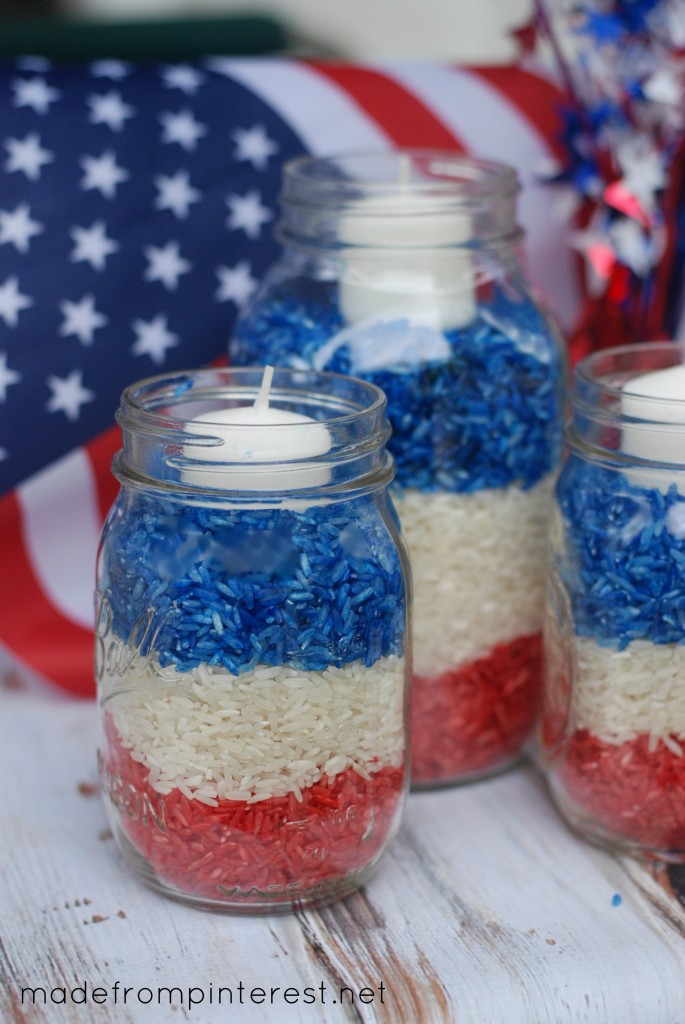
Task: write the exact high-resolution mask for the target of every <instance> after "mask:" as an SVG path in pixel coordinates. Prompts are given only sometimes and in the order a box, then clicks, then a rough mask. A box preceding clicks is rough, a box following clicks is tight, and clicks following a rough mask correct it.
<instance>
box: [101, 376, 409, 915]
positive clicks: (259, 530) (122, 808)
mask: <svg viewBox="0 0 685 1024" xmlns="http://www.w3.org/2000/svg"><path fill="white" fill-rule="evenodd" d="M261 377H262V371H261V370H224V369H217V370H203V371H193V372H188V373H182V374H179V375H176V376H162V377H154V378H150V379H149V380H145V381H142V382H140V383H138V384H135V385H133V386H132V387H130V388H128V389H127V390H126V391H125V392H124V394H123V396H122V401H121V407H120V410H119V413H118V420H119V423H120V425H121V426H122V428H123V450H122V451H121V452H119V454H118V455H117V456H116V458H115V461H114V472H115V475H116V476H117V478H118V479H119V481H120V482H121V492H120V495H119V497H118V499H117V501H116V503H115V505H114V507H113V508H112V511H111V513H110V515H109V517H108V519H107V522H106V524H105V528H104V533H103V538H102V544H101V549H100V553H99V558H98V583H97V604H98V614H97V631H96V672H97V678H98V695H99V704H100V708H101V717H102V730H101V744H100V766H101V778H102V788H103V792H104V794H105V799H106V804H107V808H108V813H109V817H110V821H111V824H112V829H113V831H114V834H115V837H116V839H117V841H118V843H119V845H120V847H121V849H122V851H123V853H124V856H125V857H126V860H127V861H128V862H129V864H130V865H131V867H132V868H133V869H134V870H135V871H136V872H137V873H138V874H139V875H140V876H141V877H142V878H143V879H144V880H145V881H146V882H147V883H148V884H149V885H151V886H153V887H154V888H156V889H158V890H160V891H162V892H164V893H166V894H167V895H170V896H172V897H175V898H177V899H180V900H184V901H186V902H188V903H192V904H195V905H199V906H204V907H208V908H215V909H224V910H240V911H254V912H258V911H270V912H272V911H278V910H289V909H291V908H294V907H305V906H312V905H321V904H324V903H327V902H330V901H331V900H333V899H337V898H339V897H342V896H345V895H346V894H348V893H349V892H351V891H352V890H354V889H355V888H357V887H358V886H359V885H360V884H362V883H363V882H364V881H365V880H366V879H367V877H368V875H369V873H370V872H371V870H372V869H373V868H374V866H375V865H376V863H377V862H378V860H379V858H380V857H381V855H382V854H383V852H384V851H385V850H386V849H387V846H388V844H389V843H390V841H391V840H392V838H393V837H394V835H395V833H396V831H397V829H398V827H399V822H400V815H401V811H402V807H403V801H404V796H405V791H406V782H407V778H408V771H407V765H406V763H405V761H406V756H407V754H408V751H407V750H406V748H407V746H408V744H407V742H406V725H407V722H406V718H407V714H408V711H407V693H408V682H409V677H410V671H411V670H410V644H409V642H408V638H407V632H406V631H407V618H408V603H409V594H408V584H407V575H406V573H407V562H406V556H405V553H404V548H403V545H402V541H401V539H400V536H399V526H398V521H397V516H396V513H395V511H394V509H393V506H392V504H391V501H390V499H389V495H388V484H389V482H390V480H391V479H392V475H393V471H394V468H393V463H392V459H391V457H390V456H389V454H388V453H387V450H386V448H385V442H386V440H387V436H388V432H389V431H388V425H387V420H386V414H385V408H386V403H385V398H384V396H383V395H382V393H381V392H380V391H379V390H378V389H377V388H375V387H373V386H372V385H370V384H366V383H363V382H362V381H357V380H354V379H351V378H345V377H341V376H337V375H335V374H328V373H315V372H302V371H293V370H277V371H276V373H275V376H274V379H273V385H272V388H271V392H270V396H269V404H268V411H269V414H268V416H263V417H262V418H259V419H257V420H255V419H254V417H253V411H254V409H255V408H256V407H257V406H256V405H255V406H253V407H252V408H251V409H250V411H248V412H246V407H248V408H249V403H251V402H252V401H253V400H255V398H256V396H260V395H261V396H262V397H261V398H259V397H258V398H257V404H259V402H260V401H263V397H264V396H263V391H264V388H263V385H262V387H261V388H260V379H261ZM267 453H271V454H269V455H268V459H267Z"/></svg>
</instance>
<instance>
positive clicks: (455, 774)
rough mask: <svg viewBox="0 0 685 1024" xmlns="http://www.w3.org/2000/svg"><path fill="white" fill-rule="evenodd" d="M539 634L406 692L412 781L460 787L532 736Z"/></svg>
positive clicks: (506, 757)
mask: <svg viewBox="0 0 685 1024" xmlns="http://www.w3.org/2000/svg"><path fill="white" fill-rule="evenodd" d="M540 675H541V642H540V636H539V635H536V636H528V637H520V638H518V639H516V640H513V641H511V643H508V644H498V645H497V646H496V647H495V648H494V649H493V651H492V652H491V654H490V655H488V657H486V658H480V659H479V660H478V661H474V662H471V663H470V664H468V665H462V666H461V667H460V668H458V669H455V670H454V671H452V672H443V673H442V675H439V676H435V677H432V678H428V677H421V676H419V677H417V678H415V679H414V686H413V690H412V760H411V772H412V774H411V777H412V782H413V783H418V784H420V785H421V784H423V785H426V784H430V783H436V782H438V783H439V782H450V781H458V780H459V779H461V778H468V776H470V775H474V774H480V773H483V772H490V771H494V770H496V769H498V768H502V767H504V766H505V765H506V764H507V763H508V762H509V761H510V760H511V759H512V758H514V757H515V756H516V755H517V754H518V753H519V752H520V750H521V748H522V746H523V744H524V743H525V742H526V740H527V739H528V737H529V736H530V734H531V732H532V730H533V727H534V724H535V717H536V713H537V707H538V698H539V693H540Z"/></svg>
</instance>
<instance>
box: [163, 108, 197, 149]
mask: <svg viewBox="0 0 685 1024" xmlns="http://www.w3.org/2000/svg"><path fill="white" fill-rule="evenodd" d="M159 120H160V121H161V123H162V129H163V130H162V142H168V143H174V142H175V143H178V145H179V146H181V147H182V148H183V149H184V150H185V151H186V152H187V153H192V152H194V150H196V149H197V144H198V142H199V141H200V139H201V138H202V137H203V136H204V135H206V134H207V127H206V125H204V124H200V122H199V121H198V120H197V119H196V118H195V115H194V114H193V112H192V110H188V109H187V108H186V109H185V110H179V111H178V112H177V113H175V114H174V113H171V112H170V111H164V112H163V113H162V114H160V116H159Z"/></svg>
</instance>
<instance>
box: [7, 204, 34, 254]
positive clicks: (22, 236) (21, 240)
mask: <svg viewBox="0 0 685 1024" xmlns="http://www.w3.org/2000/svg"><path fill="white" fill-rule="evenodd" d="M43 230H44V228H43V225H42V224H39V223H38V221H37V220H31V211H30V209H29V206H28V203H20V204H19V206H17V208H16V210H15V211H14V213H10V212H9V210H0V245H2V243H3V242H11V243H12V245H14V246H15V248H16V249H17V251H18V252H28V250H29V243H30V241H31V239H32V238H33V236H34V235H40V234H41V232H42V231H43Z"/></svg>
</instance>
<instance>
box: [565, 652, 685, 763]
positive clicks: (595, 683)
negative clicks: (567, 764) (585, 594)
mask: <svg viewBox="0 0 685 1024" xmlns="http://www.w3.org/2000/svg"><path fill="white" fill-rule="evenodd" d="M574 660H575V664H574V666H573V669H572V673H571V679H572V716H573V723H574V725H575V726H576V727H578V728H585V729H587V730H588V731H589V732H591V733H592V734H593V735H594V736H597V737H598V738H599V739H600V740H603V741H604V742H605V743H616V744H618V743H625V742H627V741H629V740H634V739H635V738H636V737H637V736H638V735H640V734H643V735H644V734H648V735H649V736H650V738H651V741H652V744H651V745H652V748H654V746H655V745H656V744H657V743H658V742H659V741H662V742H665V743H666V745H667V746H668V747H669V749H671V750H672V751H673V753H675V754H677V755H680V754H681V753H682V749H681V747H680V742H682V743H683V745H685V645H681V644H653V643H650V642H649V641H647V640H634V641H633V642H632V643H631V644H629V645H628V647H626V649H625V650H624V651H616V650H613V649H611V648H607V647H600V645H599V644H598V643H596V642H595V641H594V640H590V639H588V638H586V637H576V638H575V641H574ZM673 737H675V740H674V739H673Z"/></svg>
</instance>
